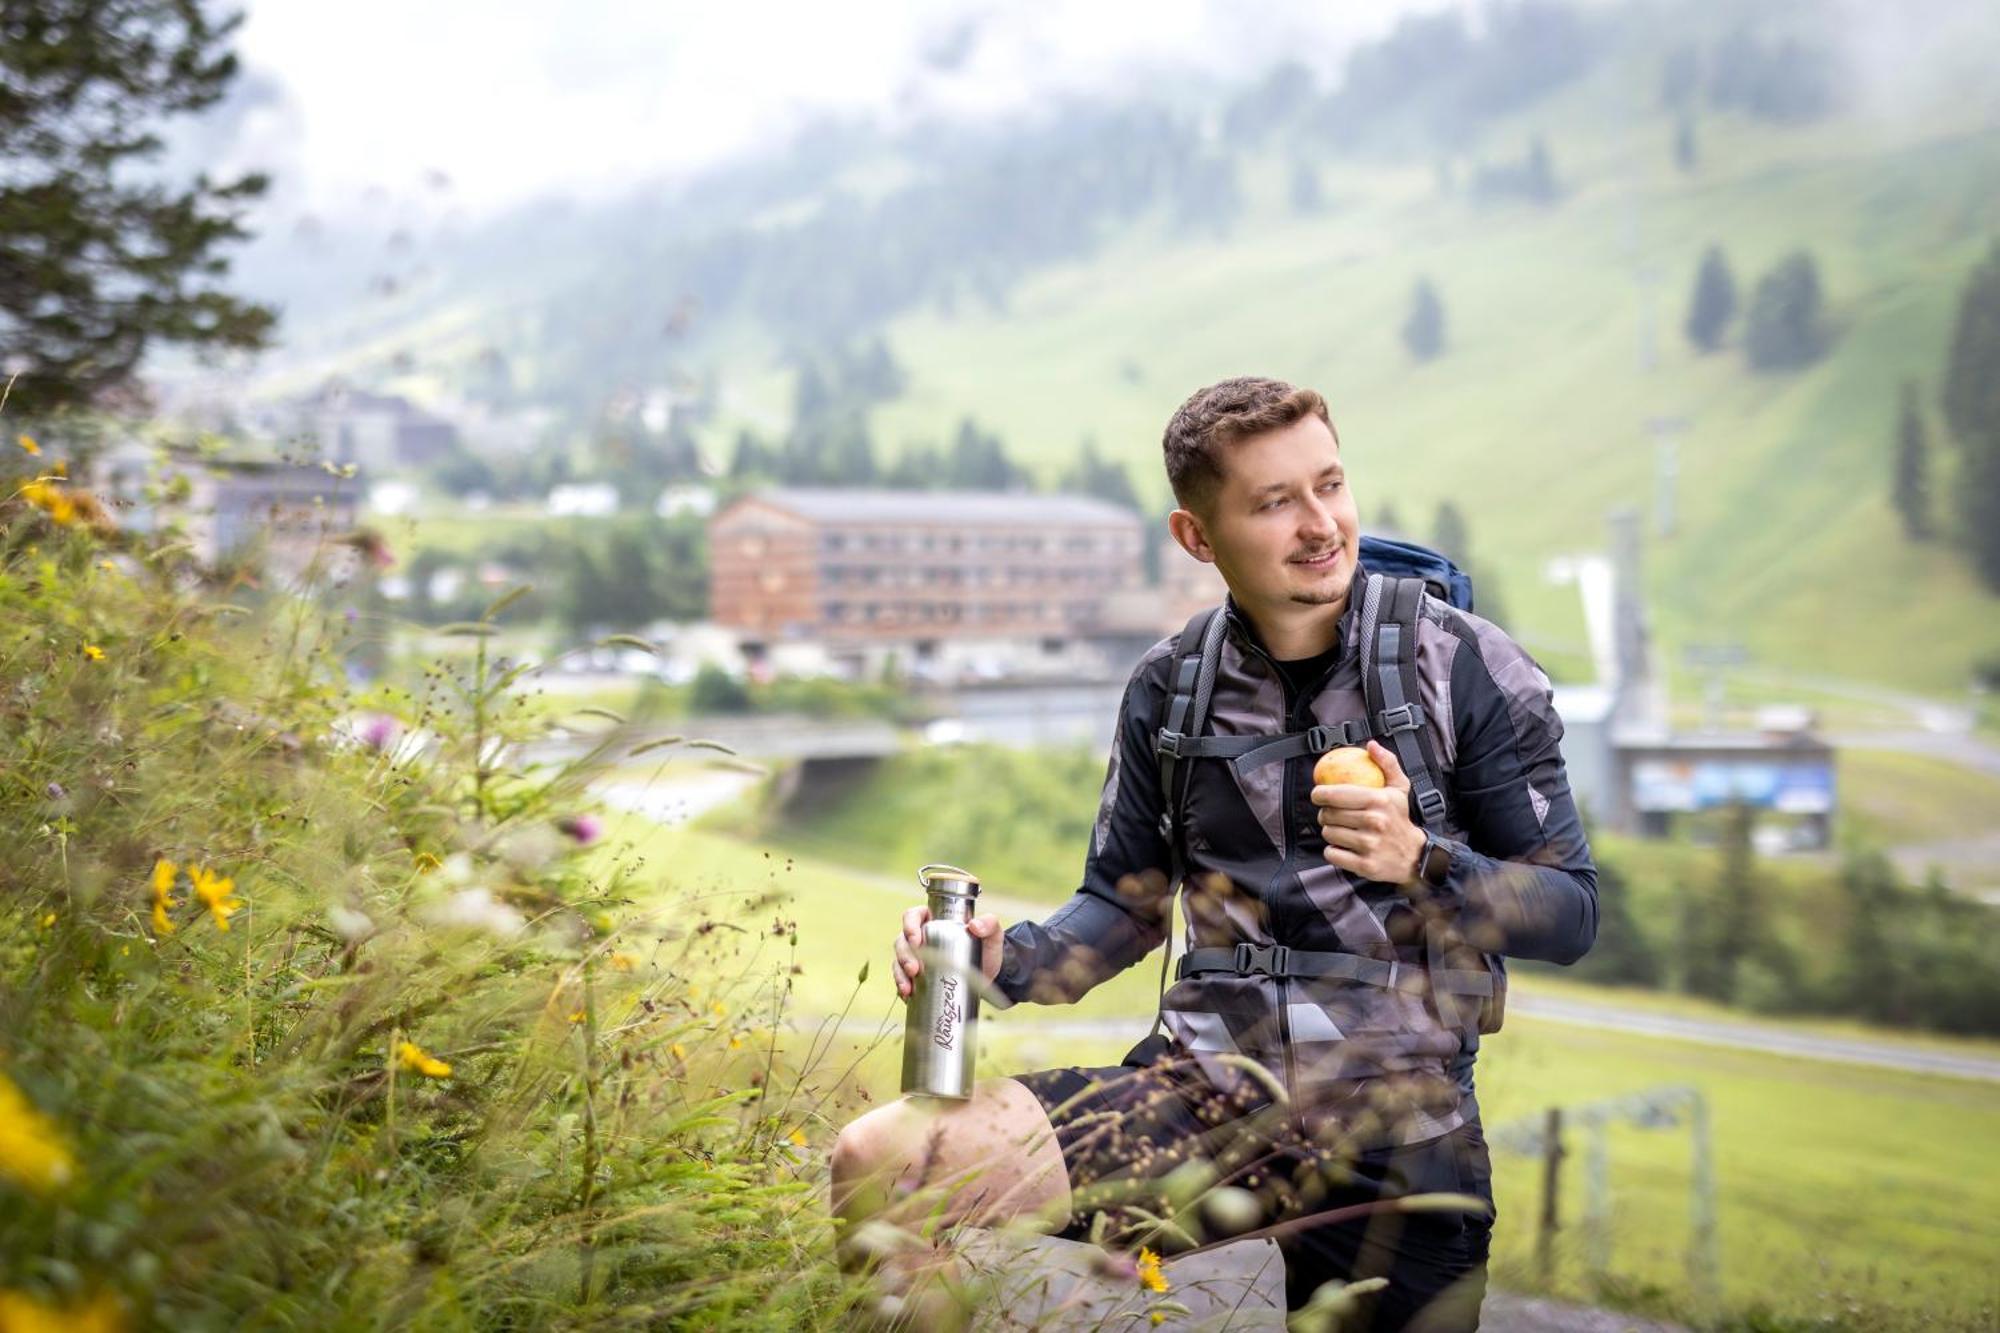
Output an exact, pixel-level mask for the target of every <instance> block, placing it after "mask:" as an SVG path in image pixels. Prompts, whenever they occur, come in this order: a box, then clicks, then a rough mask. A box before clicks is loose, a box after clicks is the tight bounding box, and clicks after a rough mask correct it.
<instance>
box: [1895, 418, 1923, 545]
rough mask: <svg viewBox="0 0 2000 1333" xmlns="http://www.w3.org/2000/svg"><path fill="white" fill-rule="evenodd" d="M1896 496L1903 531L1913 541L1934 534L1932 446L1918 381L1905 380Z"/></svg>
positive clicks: (1897, 431) (1898, 448) (1898, 445)
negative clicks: (1932, 522)
mask: <svg viewBox="0 0 2000 1333" xmlns="http://www.w3.org/2000/svg"><path fill="white" fill-rule="evenodd" d="M1893 498H1894V500H1895V502H1896V512H1897V513H1898V514H1901V515H1902V517H1903V535H1904V536H1905V537H1908V538H1909V539H1910V540H1911V541H1925V540H1928V539H1929V537H1930V536H1931V460H1930V446H1929V444H1928V442H1927V441H1926V440H1925V438H1924V418H1923V413H1922V411H1921V410H1920V409H1919V408H1918V406H1917V382H1916V381H1915V380H1904V381H1903V413H1902V419H1901V420H1900V421H1899V422H1898V423H1897V427H1896V466H1895V484H1894V491H1893Z"/></svg>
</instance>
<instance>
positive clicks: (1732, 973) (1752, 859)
mask: <svg viewBox="0 0 2000 1333" xmlns="http://www.w3.org/2000/svg"><path fill="white" fill-rule="evenodd" d="M1756 825H1757V817H1756V812H1755V811H1753V810H1752V809H1751V808H1750V807H1749V806H1748V805H1745V804H1744V803H1743V802H1741V801H1735V802H1732V803H1731V804H1730V806H1729V808H1728V810H1726V811H1725V812H1724V814H1723V825H1722V868H1721V871H1720V873H1719V874H1718V875H1717V876H1716V883H1715V895H1714V898H1713V899H1712V900H1711V903H1710V907H1711V917H1710V921H1709V942H1708V948H1709V953H1710V955H1711V958H1712V962H1713V972H1712V973H1711V977H1712V980H1713V989H1712V990H1710V991H1708V992H1707V994H1708V996H1709V998H1710V999H1714V1000H1721V1001H1722V1002H1723V1003H1725V1004H1728V1003H1733V1002H1734V1001H1735V999H1736V991H1737V985H1738V982H1739V981H1740V980H1741V978H1742V972H1743V960H1744V959H1746V958H1751V957H1756V956H1758V955H1760V954H1762V953H1763V952H1764V950H1763V937H1764V930H1763V917H1762V914H1761V913H1762V907H1761V904H1760V903H1759V902H1758V900H1757V865H1756V852H1755V850H1754V849H1753V848H1752V846H1751V842H1750V835H1751V833H1752V831H1753V830H1754V829H1755V828H1756Z"/></svg>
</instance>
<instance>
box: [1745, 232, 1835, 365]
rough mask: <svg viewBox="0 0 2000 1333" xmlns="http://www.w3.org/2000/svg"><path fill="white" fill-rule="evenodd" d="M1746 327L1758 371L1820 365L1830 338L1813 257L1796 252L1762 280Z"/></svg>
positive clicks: (1748, 348)
mask: <svg viewBox="0 0 2000 1333" xmlns="http://www.w3.org/2000/svg"><path fill="white" fill-rule="evenodd" d="M1743 323H1744V326H1743V350H1744V351H1745V353H1747V354H1748V356H1749V359H1750V366H1751V368H1752V369H1753V370H1766V371H1769V370H1797V369H1799V368H1801V367H1804V366H1809V365H1811V364H1812V363H1813V362H1815V361H1817V360H1819V358H1820V357H1821V356H1822V355H1823V354H1824V353H1825V352H1826V348H1827V342H1828V339H1827V331H1826V317H1825V313H1824V311H1823V310H1822V309H1821V300H1820V285H1819V265H1817V264H1816V263H1814V262H1813V257H1812V256H1811V255H1810V254H1807V253H1806V252H1805V251H1803V250H1797V251H1794V252H1793V253H1791V254H1790V255H1787V256H1786V257H1785V258H1784V259H1783V260H1782V261H1780V262H1779V264H1778V266H1777V267H1776V268H1773V269H1772V270H1771V271H1770V272H1769V273H1766V274H1765V275H1764V276H1763V277H1761V278H1759V279H1758V280H1757V290H1756V291H1755V292H1754V293H1752V295H1751V297H1750V310H1749V313H1748V314H1746V315H1745V316H1744V322H1743Z"/></svg>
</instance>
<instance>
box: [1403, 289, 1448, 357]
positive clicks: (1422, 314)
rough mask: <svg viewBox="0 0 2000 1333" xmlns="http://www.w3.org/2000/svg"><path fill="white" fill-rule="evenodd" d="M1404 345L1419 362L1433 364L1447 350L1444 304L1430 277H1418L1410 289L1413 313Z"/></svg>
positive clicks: (1406, 323) (1410, 314)
mask: <svg viewBox="0 0 2000 1333" xmlns="http://www.w3.org/2000/svg"><path fill="white" fill-rule="evenodd" d="M1403 346H1405V347H1407V348H1408V349H1409V351H1410V355H1411V356H1412V357H1415V358H1416V359H1417V360H1418V361H1430V360H1433V359H1435V358H1436V357H1437V356H1438V355H1440V354H1441V353H1442V352H1443V351H1444V302H1443V301H1441V300H1439V299H1438V294H1437V288H1435V287H1433V286H1431V280H1430V279H1429V278H1418V279H1417V285H1416V286H1415V287H1413V288H1412V289H1411V290H1410V313H1409V317H1408V318H1406V319H1405V320H1404V321H1403Z"/></svg>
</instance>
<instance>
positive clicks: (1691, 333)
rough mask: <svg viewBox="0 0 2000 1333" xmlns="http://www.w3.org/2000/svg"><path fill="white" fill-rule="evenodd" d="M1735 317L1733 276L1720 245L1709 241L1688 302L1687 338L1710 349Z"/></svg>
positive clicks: (1707, 349) (1719, 342)
mask: <svg viewBox="0 0 2000 1333" xmlns="http://www.w3.org/2000/svg"><path fill="white" fill-rule="evenodd" d="M1734 318H1736V279H1735V278H1734V277H1733V276H1731V274H1730V272H1729V261H1728V260H1727V259H1726V258H1724V257H1723V254H1722V247H1721V246H1719V245H1711V246H1709V247H1708V251H1707V253H1706V254H1704V255H1702V257H1701V268H1700V269H1699V270H1697V271H1696V273H1695V275H1694V298H1693V299H1692V300H1691V301H1689V302H1688V317H1687V337H1688V341H1689V342H1691V343H1693V344H1694V345H1695V347H1696V348H1697V349H1699V350H1701V351H1704V352H1713V351H1714V350H1715V349H1716V348H1718V347H1720V346H1721V345H1722V335H1723V334H1724V333H1725V332H1726V331H1727V330H1728V328H1729V321H1731V320H1732V319H1734Z"/></svg>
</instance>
